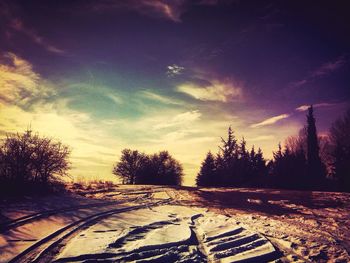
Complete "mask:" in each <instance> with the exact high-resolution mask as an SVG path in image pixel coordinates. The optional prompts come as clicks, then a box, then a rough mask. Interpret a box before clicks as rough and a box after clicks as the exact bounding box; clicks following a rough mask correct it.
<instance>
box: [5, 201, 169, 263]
mask: <svg viewBox="0 0 350 263" xmlns="http://www.w3.org/2000/svg"><path fill="white" fill-rule="evenodd" d="M166 203H168V201H159V202H156V203H147V204H141V205H136V206H130V207H124V208H117V209H112V210H108V211H104V212H100V213H96V214H93V215H90V216H88V217H85V218H83V219H80V220H77V221H75V222H73V223H71V224H69V225H67V226H65V227H63V228H61V229H59V230H57V231H55V232H53V233H51V234H50V235H48V236H46V237H44V238H42V239H41V240H39V241H37V242H36V243H34V244H33V245H31V246H30V247H28V248H27V249H25V250H24V251H22V252H21V253H20V254H18V255H17V256H15V257H14V258H12V259H11V260H10V261H9V263H15V262H48V261H50V260H47V257H50V256H52V254H50V252H51V251H53V250H54V249H55V248H59V247H60V244H61V243H62V242H64V241H65V240H66V239H67V238H69V237H70V236H71V235H73V234H75V233H76V232H78V231H80V230H83V229H84V228H86V227H89V226H91V225H93V224H96V223H97V222H98V221H100V220H102V219H104V218H106V217H108V216H111V215H113V214H118V213H124V212H128V211H133V210H137V209H143V208H147V207H152V206H158V205H163V204H166ZM44 258H45V260H44V261H41V260H43V259H44Z"/></svg>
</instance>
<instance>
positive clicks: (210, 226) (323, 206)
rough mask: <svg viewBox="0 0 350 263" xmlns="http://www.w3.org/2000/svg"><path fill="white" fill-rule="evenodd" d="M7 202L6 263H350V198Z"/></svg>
mask: <svg viewBox="0 0 350 263" xmlns="http://www.w3.org/2000/svg"><path fill="white" fill-rule="evenodd" d="M79 194H80V195H77V194H70V195H62V196H55V197H45V198H41V199H35V200H31V199H28V200H25V201H21V202H16V203H6V202H3V203H2V204H1V206H0V208H1V218H0V262H9V261H10V262H52V261H56V262H96V261H103V262H270V261H274V262H327V261H331V262H349V261H350V257H349V254H348V252H347V251H349V252H350V209H349V208H350V195H349V194H340V193H319V192H314V193H311V192H293V191H279V190H257V189H196V188H185V187H182V188H171V187H162V186H117V187H114V188H112V189H108V190H103V189H102V190H96V191H91V190H89V191H87V190H80V191H79Z"/></svg>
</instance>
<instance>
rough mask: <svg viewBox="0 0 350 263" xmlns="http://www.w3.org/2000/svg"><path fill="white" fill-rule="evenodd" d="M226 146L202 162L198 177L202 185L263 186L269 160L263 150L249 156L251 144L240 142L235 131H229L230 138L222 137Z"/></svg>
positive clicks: (230, 129) (198, 181)
mask: <svg viewBox="0 0 350 263" xmlns="http://www.w3.org/2000/svg"><path fill="white" fill-rule="evenodd" d="M221 143H222V145H221V146H219V152H218V153H217V155H216V156H215V157H214V155H212V154H211V153H210V152H209V153H208V154H207V156H206V158H205V159H204V161H203V162H202V166H201V168H200V171H199V173H198V175H197V185H199V186H235V187H241V186H261V185H262V184H263V180H264V179H267V178H264V177H263V176H264V175H267V167H266V161H265V160H264V157H263V154H262V151H261V149H259V151H258V153H255V150H254V147H253V148H252V151H251V152H250V153H249V152H248V151H247V149H246V145H247V142H246V140H245V139H244V137H243V138H242V140H241V141H240V142H239V143H237V140H236V138H235V136H234V133H233V131H232V128H231V127H229V128H228V131H227V139H223V138H221Z"/></svg>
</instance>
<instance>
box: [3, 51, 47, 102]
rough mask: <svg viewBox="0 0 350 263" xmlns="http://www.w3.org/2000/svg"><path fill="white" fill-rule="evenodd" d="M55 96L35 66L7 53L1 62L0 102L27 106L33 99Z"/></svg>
mask: <svg viewBox="0 0 350 263" xmlns="http://www.w3.org/2000/svg"><path fill="white" fill-rule="evenodd" d="M53 94H54V91H53V90H52V89H50V88H47V87H46V86H45V85H44V84H43V82H42V80H41V77H40V75H39V74H38V73H36V72H34V70H33V66H32V65H31V64H30V63H29V62H28V61H26V60H24V59H22V58H21V57H18V56H17V55H15V54H14V53H5V54H3V56H2V59H1V60H0V101H3V102H5V103H12V104H21V105H23V104H25V103H26V102H27V101H28V100H30V99H33V98H44V97H49V96H52V95H53Z"/></svg>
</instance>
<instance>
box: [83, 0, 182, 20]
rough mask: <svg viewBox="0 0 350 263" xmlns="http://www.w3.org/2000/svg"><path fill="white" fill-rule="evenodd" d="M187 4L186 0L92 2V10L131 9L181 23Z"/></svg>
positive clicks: (107, 0) (108, 0) (104, 0)
mask: <svg viewBox="0 0 350 263" xmlns="http://www.w3.org/2000/svg"><path fill="white" fill-rule="evenodd" d="M185 3H186V1H185V0H174V1H162V0H128V1H112V0H102V1H98V2H96V1H94V2H92V4H91V5H90V8H91V9H92V10H94V11H97V12H106V11H109V10H111V9H116V8H118V9H129V10H133V11H135V12H138V13H140V14H142V15H147V16H151V17H159V18H165V19H168V20H171V21H173V22H180V21H181V15H182V13H183V12H184V11H185V10H186V9H185Z"/></svg>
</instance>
